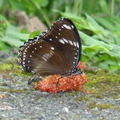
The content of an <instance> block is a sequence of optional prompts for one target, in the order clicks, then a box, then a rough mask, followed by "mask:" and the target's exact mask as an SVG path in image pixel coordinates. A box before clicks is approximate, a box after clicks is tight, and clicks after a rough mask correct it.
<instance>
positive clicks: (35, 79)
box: [28, 75, 42, 85]
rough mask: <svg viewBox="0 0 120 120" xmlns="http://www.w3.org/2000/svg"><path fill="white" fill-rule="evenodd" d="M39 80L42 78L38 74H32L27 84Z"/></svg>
mask: <svg viewBox="0 0 120 120" xmlns="http://www.w3.org/2000/svg"><path fill="white" fill-rule="evenodd" d="M39 80H42V79H41V76H39V75H34V76H32V77H31V78H30V79H29V80H28V85H30V84H31V83H32V82H37V81H39Z"/></svg>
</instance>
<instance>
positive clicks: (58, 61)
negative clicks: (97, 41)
mask: <svg viewBox="0 0 120 120" xmlns="http://www.w3.org/2000/svg"><path fill="white" fill-rule="evenodd" d="M80 55H81V43H80V37H79V34H78V32H77V29H76V27H75V26H74V24H73V22H72V21H71V20H69V19H66V18H63V19H60V20H58V21H57V22H55V23H54V24H53V25H52V26H51V28H50V29H48V30H47V31H46V32H43V33H42V35H40V36H39V37H35V38H33V39H29V40H28V41H27V42H25V43H24V45H23V46H21V47H20V50H19V55H18V58H19V61H18V62H19V64H20V65H21V66H22V68H23V70H24V71H26V72H35V73H37V74H40V75H52V74H63V73H66V72H68V71H70V70H72V69H73V68H74V67H76V65H77V63H78V61H79V57H80Z"/></svg>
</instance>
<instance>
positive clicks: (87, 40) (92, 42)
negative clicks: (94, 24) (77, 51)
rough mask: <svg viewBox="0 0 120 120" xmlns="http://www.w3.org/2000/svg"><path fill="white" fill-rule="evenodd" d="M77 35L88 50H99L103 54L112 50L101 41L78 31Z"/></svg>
mask: <svg viewBox="0 0 120 120" xmlns="http://www.w3.org/2000/svg"><path fill="white" fill-rule="evenodd" d="M79 33H80V36H81V38H82V41H83V42H84V44H85V45H87V46H88V47H89V48H94V49H95V50H101V51H105V52H109V50H111V49H112V48H113V47H112V46H111V45H109V44H106V43H104V42H103V41H99V40H98V39H94V38H92V37H89V36H88V35H86V34H84V33H82V32H80V31H79Z"/></svg>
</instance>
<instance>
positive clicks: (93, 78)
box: [84, 71, 120, 98]
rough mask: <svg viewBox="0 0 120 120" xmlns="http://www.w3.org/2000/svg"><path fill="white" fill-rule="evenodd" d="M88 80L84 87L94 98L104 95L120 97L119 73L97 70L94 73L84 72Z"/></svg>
mask: <svg viewBox="0 0 120 120" xmlns="http://www.w3.org/2000/svg"><path fill="white" fill-rule="evenodd" d="M86 76H87V79H88V82H87V83H86V84H85V85H84V87H85V88H86V89H87V90H89V91H92V93H91V95H92V97H95V98H103V97H104V95H105V96H108V97H111V98H120V96H119V93H120V86H119V85H120V80H119V78H120V75H117V74H113V73H107V72H104V71H99V72H97V73H96V74H92V73H86Z"/></svg>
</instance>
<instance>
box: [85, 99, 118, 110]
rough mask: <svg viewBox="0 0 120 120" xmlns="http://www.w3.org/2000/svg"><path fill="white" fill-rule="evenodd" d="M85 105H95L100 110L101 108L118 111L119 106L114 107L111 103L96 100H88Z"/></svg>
mask: <svg viewBox="0 0 120 120" xmlns="http://www.w3.org/2000/svg"><path fill="white" fill-rule="evenodd" d="M87 107H88V108H89V109H93V108H95V107H97V108H98V109H99V110H102V109H110V108H111V109H116V110H118V111H120V107H116V106H113V105H112V104H107V103H106V104H98V103H97V102H96V101H90V102H88V103H87Z"/></svg>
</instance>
